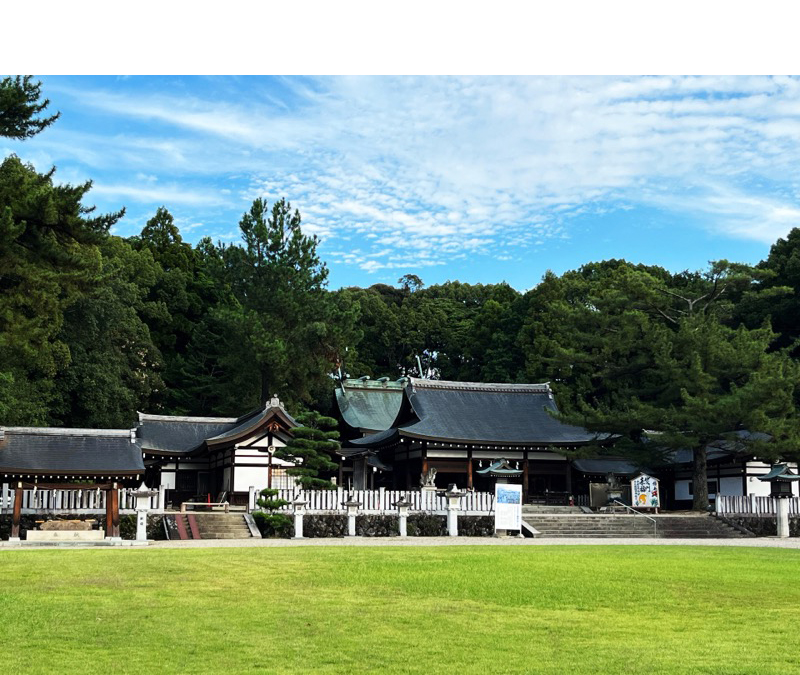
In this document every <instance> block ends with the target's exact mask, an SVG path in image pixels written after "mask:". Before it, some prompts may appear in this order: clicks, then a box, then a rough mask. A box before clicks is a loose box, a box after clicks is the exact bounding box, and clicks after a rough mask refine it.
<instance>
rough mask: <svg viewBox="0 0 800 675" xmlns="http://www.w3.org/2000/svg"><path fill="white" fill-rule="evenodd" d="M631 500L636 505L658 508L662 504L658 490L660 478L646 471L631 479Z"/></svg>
mask: <svg viewBox="0 0 800 675" xmlns="http://www.w3.org/2000/svg"><path fill="white" fill-rule="evenodd" d="M631 501H632V502H633V506H634V507H637V506H638V507H639V508H647V509H657V508H658V507H659V506H661V497H660V494H659V490H658V479H657V478H653V477H652V476H648V475H647V474H646V473H643V474H640V475H638V476H636V478H634V479H633V480H632V481H631Z"/></svg>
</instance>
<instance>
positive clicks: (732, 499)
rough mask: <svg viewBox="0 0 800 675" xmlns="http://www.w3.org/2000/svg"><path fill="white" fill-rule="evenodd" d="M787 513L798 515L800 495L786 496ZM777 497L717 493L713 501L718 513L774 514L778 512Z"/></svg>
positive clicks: (799, 511) (799, 513)
mask: <svg viewBox="0 0 800 675" xmlns="http://www.w3.org/2000/svg"><path fill="white" fill-rule="evenodd" d="M787 501H788V502H789V515H790V516H800V497H788V498H787ZM777 502H778V500H777V499H773V498H772V497H757V496H756V495H746V496H743V497H742V496H734V495H717V498H716V500H715V501H714V506H715V508H716V511H717V513H718V514H720V515H723V516H724V515H729V514H730V515H734V514H735V515H747V516H774V515H776V514H777V512H778V507H777Z"/></svg>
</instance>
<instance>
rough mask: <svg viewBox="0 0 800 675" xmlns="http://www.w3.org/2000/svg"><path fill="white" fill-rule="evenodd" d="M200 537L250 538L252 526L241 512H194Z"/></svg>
mask: <svg viewBox="0 0 800 675" xmlns="http://www.w3.org/2000/svg"><path fill="white" fill-rule="evenodd" d="M191 515H192V516H193V517H194V519H195V521H196V523H197V529H198V531H199V533H200V539H250V537H252V536H253V535H252V534H251V531H250V528H249V527H248V526H247V523H246V522H245V517H244V515H243V514H241V513H193V514H191Z"/></svg>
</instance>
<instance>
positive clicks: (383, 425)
mask: <svg viewBox="0 0 800 675" xmlns="http://www.w3.org/2000/svg"><path fill="white" fill-rule="evenodd" d="M404 384H405V380H398V381H390V380H386V379H383V378H382V379H381V380H361V379H358V380H355V379H352V380H344V381H343V382H342V384H341V386H340V387H337V388H336V403H337V404H338V405H339V412H341V414H342V418H343V419H344V421H345V423H347V424H348V425H349V426H351V427H353V429H358V430H360V431H383V430H384V429H388V428H389V427H391V426H392V424H393V423H394V420H395V418H396V417H397V413H398V412H399V411H400V404H401V403H402V401H403V385H404Z"/></svg>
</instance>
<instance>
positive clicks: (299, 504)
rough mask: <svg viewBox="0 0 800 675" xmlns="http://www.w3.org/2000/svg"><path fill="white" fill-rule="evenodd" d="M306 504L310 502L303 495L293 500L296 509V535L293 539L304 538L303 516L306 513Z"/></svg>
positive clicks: (293, 506)
mask: <svg viewBox="0 0 800 675" xmlns="http://www.w3.org/2000/svg"><path fill="white" fill-rule="evenodd" d="M306 504H308V502H307V501H306V500H305V499H303V498H302V497H298V498H297V499H295V500H294V501H293V502H292V508H293V509H294V511H293V513H294V537H292V539H304V537H303V516H304V515H305V513H306Z"/></svg>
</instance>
